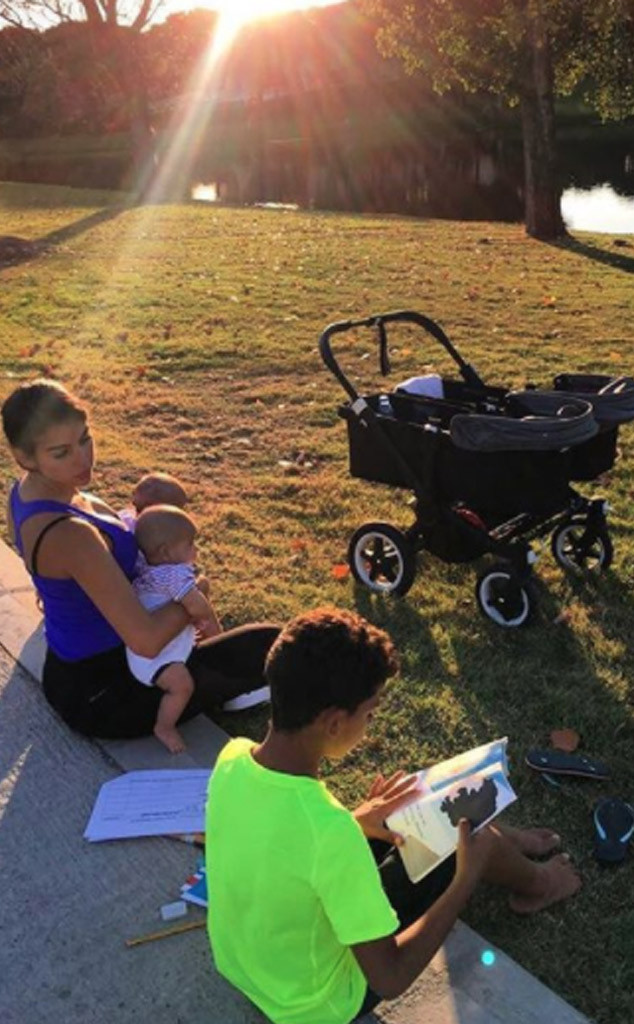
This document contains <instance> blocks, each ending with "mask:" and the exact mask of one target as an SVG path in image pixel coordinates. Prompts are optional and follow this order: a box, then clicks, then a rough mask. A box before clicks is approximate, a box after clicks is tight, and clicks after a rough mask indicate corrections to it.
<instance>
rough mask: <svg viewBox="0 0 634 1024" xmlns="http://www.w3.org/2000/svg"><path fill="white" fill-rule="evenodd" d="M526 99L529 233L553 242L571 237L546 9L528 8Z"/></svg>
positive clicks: (537, 5) (523, 103)
mask: <svg viewBox="0 0 634 1024" xmlns="http://www.w3.org/2000/svg"><path fill="white" fill-rule="evenodd" d="M523 70H524V73H523V75H522V93H521V97H520V103H521V113H522V137H523V143H524V190H525V221H526V233H527V234H528V235H530V236H531V237H532V238H539V239H542V240H544V241H548V240H550V239H554V238H560V237H561V236H562V235H565V234H566V228H565V226H564V222H563V219H562V216H561V206H560V201H561V187H560V186H559V184H558V181H557V172H556V157H555V102H554V86H553V66H552V58H551V52H550V45H549V41H548V33H547V31H546V29H545V24H544V20H543V16H542V13H541V3H540V0H537V3H533V4H531V3H530V2H529V4H528V5H527V21H526V51H525V60H524V69H523Z"/></svg>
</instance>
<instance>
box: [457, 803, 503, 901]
mask: <svg viewBox="0 0 634 1024" xmlns="http://www.w3.org/2000/svg"><path fill="white" fill-rule="evenodd" d="M471 829H472V825H471V822H470V821H469V820H468V819H467V818H461V819H460V821H459V822H458V846H457V847H456V879H459V880H461V881H465V882H467V883H468V884H469V885H470V886H474V885H475V884H476V883H477V882H479V881H480V879H481V878H482V876H483V875H484V873H485V871H486V869H487V866H488V864H489V860H490V858H491V854H492V852H493V848H494V846H495V844H496V842H497V835H496V833H495V831H494V830H493V829H490V828H487V827H486V826H485V828H483V829H480V831H479V832H478V833H476V834H474V833H473V832H472V831H471Z"/></svg>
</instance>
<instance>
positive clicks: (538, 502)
mask: <svg viewBox="0 0 634 1024" xmlns="http://www.w3.org/2000/svg"><path fill="white" fill-rule="evenodd" d="M364 401H365V402H366V403H367V405H368V406H369V408H370V409H371V410H372V412H373V413H374V417H373V419H374V423H373V424H369V423H367V422H365V421H364V420H363V419H361V418H359V416H358V415H357V414H356V413H355V411H354V409H353V408H352V407H351V406H350V405H345V406H343V407H342V408H341V409H340V413H341V415H342V416H343V418H344V419H345V420H346V422H347V424H348V442H349V455H350V473H351V475H352V476H354V477H358V478H361V479H363V480H369V481H374V482H377V483H386V484H391V485H393V486H397V487H408V488H411V487H412V478H414V479H415V480H416V481H417V482H418V487H417V488H416V489H417V490H418V492H419V493H425V494H427V495H429V496H434V497H435V499H436V500H438V501H440V502H442V503H454V502H457V501H458V502H464V503H465V504H466V505H469V506H471V507H473V508H477V509H478V511H480V512H482V514H483V515H485V517H486V516H487V515H488V516H491V517H494V518H499V517H500V516H514V515H517V514H519V513H522V512H526V513H531V514H536V515H543V514H548V513H549V512H550V511H552V510H553V509H556V508H559V507H561V505H562V504H563V503H565V502H566V500H567V497H568V492H569V487H568V481H569V479H570V458H571V455H570V453H571V450H572V449H571V448H570V445H571V444H574V443H575V441H580V440H585V439H587V438H588V437H592V436H593V435H594V434H595V433H596V430H597V427H596V424H595V423H594V420H593V418H592V414H591V411H590V408H589V406H588V405H587V403H583V402H579V401H578V400H573V399H571V400H570V402H569V403H567V409H566V412H567V415H566V416H565V417H562V418H552V417H537V416H536V417H534V418H531V419H515V420H514V419H512V418H510V417H502V416H484V415H469V414H467V413H465V412H464V411H463V408H461V407H460V406H454V405H452V404H451V403H449V402H445V401H442V400H422V401H421V400H419V401H416V402H415V403H413V402H412V401H411V400H410V399H408V398H401V396H400V395H399V394H398V393H395V394H392V395H390V396H389V398H388V396H386V395H370V396H366V397H365V398H364ZM560 404H561V402H560ZM413 408H414V409H415V413H416V418H417V420H418V422H412V421H411V419H410V418H409V417H410V416H411V414H412V409H413ZM404 417H407V418H404ZM379 435H380V436H379ZM395 450H396V452H398V455H399V456H400V458H395ZM403 464H405V466H404V465H403ZM408 470H409V472H408Z"/></svg>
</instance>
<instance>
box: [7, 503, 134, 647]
mask: <svg viewBox="0 0 634 1024" xmlns="http://www.w3.org/2000/svg"><path fill="white" fill-rule="evenodd" d="M9 502H10V506H11V515H12V516H13V524H14V529H15V540H16V545H17V548H18V551H19V552H20V554H21V555H22V558H24V548H23V545H22V537H21V529H22V524H23V523H24V522H25V521H26V520H27V519H30V518H31V516H35V515H38V514H39V513H41V512H57V513H58V514H59V515H60V516H63V515H64V514H67V515H69V516H74V517H76V518H78V519H86V520H87V521H88V522H89V523H92V524H93V525H94V526H96V527H97V529H98V530H99V532H100V533H104V534H106V535H107V536H108V537H109V538H110V540H111V542H112V557H113V558H114V560H115V561H116V563H117V565H118V566H119V567H120V569H122V570H123V572H124V573H125V575H126V576H127V578H128V579H129V580H131V579H132V577H133V576H134V566H135V563H136V559H137V554H138V550H139V549H138V545H137V542H136V539H135V536H134V534H133V533H130V532H129V530H127V529H126V527H125V526H124V525H123V523H122V524H121V525H120V526H118V525H117V524H116V523H113V522H112V521H111V520H109V519H103V518H102V517H101V516H97V515H95V514H94V513H91V512H84V511H83V510H82V509H79V508H75V506H74V505H65V504H64V503H63V502H61V501H23V500H22V498H21V497H20V490H19V484H18V483H15V484H14V485H13V487H12V489H11V495H10V498H9ZM28 568H29V567H28V566H27V569H28ZM29 571H30V570H29ZM31 578H32V580H33V583H34V585H35V588H36V590H37V592H38V594H39V595H40V598H41V600H42V605H43V608H44V630H45V633H46V642H47V644H48V645H49V647H50V648H51V650H52V651H53V652H54V653H55V654H56V655H57V656H58V657H59V658H62V659H63V660H64V661H80V660H81V659H82V658H90V657H92V656H93V655H95V654H102V653H103V652H104V651H109V650H111V649H112V648H113V647H118V646H119V644H120V643H121V638H120V637H119V636H118V635H117V633H115V631H114V629H113V628H112V626H111V625H110V623H109V622H108V621H107V620H106V619H105V618H104V617H103V615H102V614H101V612H100V611H99V609H98V608H97V607H96V605H94V604H93V602H92V601H91V600H90V598H89V597H87V596H86V594H85V593H84V591H83V590H82V589H81V587H80V586H79V584H78V583H75V581H74V580H55V579H51V578H50V577H48V576H40V574H39V573H37V572H32V573H31Z"/></svg>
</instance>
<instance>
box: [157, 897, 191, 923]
mask: <svg viewBox="0 0 634 1024" xmlns="http://www.w3.org/2000/svg"><path fill="white" fill-rule="evenodd" d="M186 913H187V904H186V903H185V900H175V901H174V903H164V904H163V906H162V907H161V917H162V918H163V920H164V921H173V920H174V919H175V918H177V917H185V914H186Z"/></svg>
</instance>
